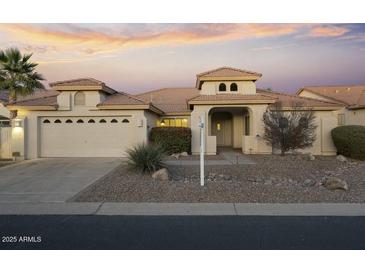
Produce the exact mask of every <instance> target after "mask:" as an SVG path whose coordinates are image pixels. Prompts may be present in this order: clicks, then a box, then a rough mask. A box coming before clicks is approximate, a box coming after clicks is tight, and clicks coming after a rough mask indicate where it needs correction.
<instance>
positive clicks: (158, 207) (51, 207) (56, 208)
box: [0, 202, 365, 216]
mask: <svg viewBox="0 0 365 274" xmlns="http://www.w3.org/2000/svg"><path fill="white" fill-rule="evenodd" d="M0 215H109V216H119V215H126V216H128V215H134V216H136V215H137V216H365V204H339V203H337V204H327V203H326V204H253V203H101V202H87V203H77V202H70V203H64V202H59V203H50V202H49V203H48V202H47V203H0Z"/></svg>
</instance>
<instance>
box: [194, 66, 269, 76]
mask: <svg viewBox="0 0 365 274" xmlns="http://www.w3.org/2000/svg"><path fill="white" fill-rule="evenodd" d="M196 76H197V77H201V76H210V77H226V76H228V77H234V76H238V77H239V76H257V77H261V76H262V74H261V73H257V72H253V71H248V70H242V69H237V68H232V67H220V68H217V69H213V70H209V71H205V72H202V73H199V74H197V75H196Z"/></svg>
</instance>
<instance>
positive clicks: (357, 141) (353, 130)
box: [331, 126, 365, 160]
mask: <svg viewBox="0 0 365 274" xmlns="http://www.w3.org/2000/svg"><path fill="white" fill-rule="evenodd" d="M331 135H332V140H333V143H334V144H335V146H336V148H337V152H338V153H339V154H342V155H344V156H348V157H350V158H353V159H358V160H365V126H340V127H336V128H334V129H332V131H331Z"/></svg>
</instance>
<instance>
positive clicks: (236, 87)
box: [229, 83, 238, 92]
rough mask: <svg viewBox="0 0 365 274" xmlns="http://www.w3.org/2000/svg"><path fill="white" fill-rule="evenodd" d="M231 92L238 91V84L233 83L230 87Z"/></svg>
mask: <svg viewBox="0 0 365 274" xmlns="http://www.w3.org/2000/svg"><path fill="white" fill-rule="evenodd" d="M229 90H230V91H234V92H236V91H238V86H237V84H236V83H232V84H231V85H230V86H229Z"/></svg>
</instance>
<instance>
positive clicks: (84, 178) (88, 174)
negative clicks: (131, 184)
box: [0, 158, 122, 203]
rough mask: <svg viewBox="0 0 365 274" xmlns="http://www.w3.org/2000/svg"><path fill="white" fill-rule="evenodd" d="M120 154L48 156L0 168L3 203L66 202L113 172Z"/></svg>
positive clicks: (0, 189)
mask: <svg viewBox="0 0 365 274" xmlns="http://www.w3.org/2000/svg"><path fill="white" fill-rule="evenodd" d="M121 162H122V160H121V159H118V158H47V159H39V160H31V161H25V162H23V163H20V164H15V165H10V166H5V167H2V168H0V203H4V202H65V201H66V200H67V199H69V198H71V197H72V196H74V195H75V194H76V193H78V192H79V191H80V190H82V189H84V188H85V187H87V186H89V185H90V184H92V183H93V182H95V181H96V180H97V179H99V178H100V177H102V176H104V175H105V174H107V173H109V172H110V171H111V170H112V169H114V168H115V167H117V166H118V165H119V164H120V163H121Z"/></svg>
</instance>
